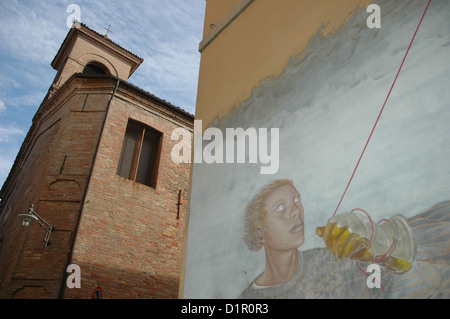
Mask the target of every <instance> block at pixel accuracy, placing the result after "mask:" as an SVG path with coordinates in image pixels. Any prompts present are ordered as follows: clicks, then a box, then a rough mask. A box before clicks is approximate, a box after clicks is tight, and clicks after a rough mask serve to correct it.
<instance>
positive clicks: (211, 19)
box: [180, 0, 450, 299]
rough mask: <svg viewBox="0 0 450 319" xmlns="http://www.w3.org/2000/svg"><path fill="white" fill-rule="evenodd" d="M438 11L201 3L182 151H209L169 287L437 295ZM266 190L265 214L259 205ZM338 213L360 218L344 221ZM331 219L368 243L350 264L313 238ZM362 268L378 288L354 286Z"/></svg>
mask: <svg viewBox="0 0 450 319" xmlns="http://www.w3.org/2000/svg"><path fill="white" fill-rule="evenodd" d="M449 12H450V5H449V3H445V2H440V1H420V0H414V1H395V2H393V1H386V0H378V1H366V0H336V1H334V0H333V1H328V0H323V1H322V0H318V1H310V0H286V1H272V0H257V1H254V0H230V1H222V0H207V2H206V16H205V25H204V33H203V41H202V42H201V43H200V46H199V51H200V52H201V62H200V72H199V84H198V94H197V106H196V114H195V119H196V123H201V124H202V127H201V128H197V127H196V128H195V131H197V130H198V131H200V130H201V131H204V132H205V133H206V130H208V132H207V133H208V134H205V136H210V138H209V139H206V138H203V139H195V140H194V148H195V149H196V150H197V149H198V150H201V152H203V155H206V156H209V160H208V162H206V161H203V162H200V161H199V162H196V163H194V164H193V171H192V184H191V193H190V207H189V228H188V233H187V234H188V236H187V245H186V258H185V271H184V279H183V286H182V288H181V289H180V296H183V297H184V298H188V299H189V298H238V297H244V298H247V297H251V298H353V297H354V298H371V297H377V298H378V297H382V298H400V297H415V298H417V297H418V298H420V297H429V298H434V297H436V298H439V297H441V298H443V297H446V298H448V296H449V295H450V284H449V279H450V272H449V264H448V260H449V255H448V253H449V251H450V249H449V245H448V243H449V242H450V240H449V234H450V220H449V219H450V205H449V200H450V196H449V194H450V193H449V187H448V185H449V183H448V181H449V180H450V165H449V163H450V162H449V160H448V159H449V158H450V147H449V144H448V141H449V140H450V129H449V126H448V119H449V118H450V117H449V116H450V111H449V110H450V108H449V107H448V101H449V93H448V92H449V91H448V89H447V87H448V83H449V82H450V76H449V74H450V72H449V71H450V63H449V61H450V60H449V59H448V56H449V54H450V47H449V43H450V32H449V31H450V24H449V23H448V13H449ZM394 80H395V81H394ZM197 121H201V122H197ZM266 132H267V134H266ZM228 134H233V135H234V136H231V139H229V136H228ZM225 135H227V136H226V142H223V143H222V144H221V143H218V142H217V139H218V140H220V137H222V136H223V137H225ZM214 137H215V138H216V139H214ZM369 137H370V138H369ZM233 140H234V141H235V143H236V144H234V145H233V144H232V145H231V147H229V146H230V145H228V141H233ZM233 146H234V148H233ZM363 150H364V151H363ZM228 152H234V153H228ZM239 152H241V153H239ZM218 153H220V154H223V156H214V155H215V154H218ZM229 155H230V156H229ZM233 156H234V158H233ZM224 158H226V161H225V160H224ZM268 165H271V166H272V167H273V170H271V171H269V173H267V171H266V173H264V171H261V168H262V167H265V166H268ZM289 180H290V181H291V182H292V184H293V186H292V185H289V182H288V181H289ZM282 183H283V185H286V186H285V188H283V190H286V192H285V193H280V192H281V191H280V189H278V188H276V190H275V188H274V190H273V193H272V192H268V190H267V188H266V187H269V189H271V187H275V185H281V184H282ZM280 187H281V186H280ZM269 195H270V196H272V197H273V196H275V195H277V196H280V198H278V199H279V200H280V201H281V204H279V206H275V207H277V210H276V211H273V212H272V211H271V210H268V209H267V207H264V209H262V208H261V207H262V205H263V204H265V205H268V204H267V203H268V202H269V199H268V198H269V197H270V196H269ZM283 196H284V197H285V198H283ZM272 197H270V198H272ZM261 198H264V201H263V200H262V199H261ZM272 199H273V198H272ZM288 199H289V201H287V200H288ZM258 205H259V206H258ZM255 207H257V208H255ZM255 211H258V212H259V215H258V214H256V213H255ZM268 211H270V212H272V213H273V214H274V215H276V216H278V217H279V218H275V216H272V215H271V214H269V212H268ZM362 211H365V212H367V215H365V214H364V213H362ZM263 212H264V213H265V214H266V215H264V213H263ZM287 212H290V213H291V214H288V213H287ZM350 212H359V213H360V214H359V215H362V217H361V218H362V219H365V223H364V225H366V226H367V227H368V228H367V229H366V228H360V229H359V230H358V231H356V230H355V229H357V228H355V225H354V224H351V223H350V220H352V221H353V219H352V218H349V219H348V221H347V220H345V221H344V219H345V218H346V216H348V215H345V214H349V213H350ZM359 215H358V216H359ZM261 216H264V217H265V218H266V219H263V218H262V217H261ZM352 216H353V215H352ZM367 216H370V219H367ZM394 216H397V217H394ZM398 216H402V217H401V218H402V220H403V222H404V223H403V222H402V225H408V226H405V227H404V228H402V227H403V226H400V224H399V223H398V221H399V220H400V219H401V218H400V217H398ZM419 216H420V217H419ZM269 217H273V218H269ZM288 217H289V218H288ZM332 217H335V218H336V219H337V220H338V221H339V223H338V224H339V227H338V228H339V229H335V228H332V227H331V228H330V225H332V224H333V222H336V219H332ZM417 218H419V219H420V220H421V222H420V223H419V222H418V219H417ZM275 220H277V221H278V222H279V223H278V224H276V225H275ZM269 221H270V222H273V223H269ZM281 221H284V222H286V224H287V225H284V226H285V228H287V230H286V229H285V230H283V231H282V229H283V228H282V227H281V224H282V223H281ZM386 221H389V223H387V224H385V223H386ZM289 223H290V224H289ZM355 223H356V222H355ZM419 224H420V225H419ZM389 225H390V226H389ZM425 225H426V226H425ZM275 226H279V227H278V228H277V227H275ZM325 226H328V228H326V229H327V231H326V232H325V233H324V232H323V227H325ZM370 226H373V229H378V230H379V231H378V232H377V234H381V233H383V232H382V230H380V228H381V229H384V231H385V232H386V233H389V232H391V234H390V235H386V238H387V239H386V240H387V241H386V242H383V244H381V243H380V241H377V240H376V238H377V236H375V234H374V231H372V229H371V227H370ZM394 226H395V227H394ZM345 227H348V229H349V230H352V235H355V236H356V235H357V236H359V238H364V239H365V240H366V241H367V242H366V243H370V244H371V245H368V246H367V245H366V244H365V245H364V247H366V246H367V251H366V253H367V255H364V257H360V258H359V260H358V259H357V260H353V259H352V258H350V256H352V257H354V256H355V255H353V254H350V253H349V254H347V256H346V257H347V258H342V257H343V256H342V254H341V253H342V252H343V251H344V250H343V247H342V246H339V247H338V248H336V245H335V244H336V242H338V238H336V237H335V238H333V240H334V241H333V240H331V241H330V240H328V239H326V238H328V237H327V236H328V231H331V230H333V232H332V233H333V234H343V232H342V231H343V229H344V228H345ZM389 227H390V228H389ZM276 228H277V230H278V231H277V232H275V229H276ZM393 229H394V230H393ZM269 230H272V231H273V232H274V233H270V232H269ZM392 232H393V233H392ZM394 233H395V235H394ZM345 234H347V235H348V233H345ZM401 234H403V235H401ZM426 234H428V235H426ZM431 234H433V236H432V235H431ZM325 235H326V236H325ZM324 236H325V237H324ZM344 239H348V237H345V236H343V237H342V238H341V241H340V242H339V244H344V243H347V242H346V241H344ZM378 239H379V238H378ZM349 242H350V241H349ZM353 243H354V242H353ZM400 243H402V244H400ZM372 244H373V245H372ZM379 245H381V246H383V245H384V246H383V249H381V248H380V247H381V246H379ZM402 245H403V246H402ZM401 246H402V247H403V248H402V249H400V247H401ZM328 248H330V249H328ZM400 250H402V252H400ZM345 251H347V250H345ZM335 255H336V256H335ZM392 258H397V259H396V260H397V262H399V260H403V262H404V263H403V266H404V269H403V271H404V272H405V273H404V274H398V273H399V272H400V269H399V268H401V267H400V263H397V264H395V266H396V267H394V268H396V270H393V269H392V267H393V264H389V265H386V263H388V262H387V261H388V260H394V259H392ZM372 264H374V266H375V267H380V269H381V270H380V278H378V282H382V285H381V286H383V287H384V290H383V289H381V288H375V289H371V287H368V286H367V285H366V279H367V274H369V273H371V271H369V270H368V269H369V268H368V267H369V265H372ZM409 266H410V267H411V268H410V269H409V270H408V271H405V270H406V269H407V268H408V267H409ZM359 268H360V269H361V271H360V269H359ZM199 287H201V289H199Z"/></svg>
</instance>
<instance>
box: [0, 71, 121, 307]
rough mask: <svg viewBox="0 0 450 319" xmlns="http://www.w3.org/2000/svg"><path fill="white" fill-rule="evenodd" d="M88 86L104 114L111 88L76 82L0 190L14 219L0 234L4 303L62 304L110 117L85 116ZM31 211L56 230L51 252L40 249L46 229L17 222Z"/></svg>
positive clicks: (50, 110) (48, 104) (34, 132)
mask: <svg viewBox="0 0 450 319" xmlns="http://www.w3.org/2000/svg"><path fill="white" fill-rule="evenodd" d="M88 85H90V88H89V89H90V90H91V92H96V93H97V94H98V95H99V96H101V97H102V98H101V99H100V100H102V101H99V102H100V103H99V104H103V106H104V109H106V104H107V101H108V99H109V96H111V92H112V84H111V83H107V82H105V81H103V80H102V81H99V80H90V81H89V82H88V81H87V80H84V79H77V78H75V79H73V80H72V81H71V82H70V83H68V84H67V85H66V86H65V88H64V89H63V90H61V91H59V92H58V93H57V94H56V95H55V96H53V98H52V99H50V100H48V101H44V102H43V104H42V105H41V107H40V109H39V111H38V112H37V114H36V116H35V118H34V124H33V126H32V127H31V129H30V131H29V133H28V136H27V138H26V140H25V141H24V143H23V145H22V148H21V150H20V152H19V155H18V158H17V160H16V163H15V165H14V167H13V169H12V172H11V175H10V177H9V179H8V180H7V181H6V183H5V185H4V187H3V191H4V192H5V194H6V197H5V198H2V209H3V210H5V209H8V208H9V207H11V213H10V216H8V220H7V221H6V223H2V229H0V231H1V232H2V234H3V235H4V241H3V242H2V244H0V283H1V286H0V288H1V292H0V294H1V297H4V298H27V297H34V298H57V297H58V296H59V293H60V290H61V286H62V285H63V284H64V283H65V276H66V273H65V267H66V266H67V263H68V261H69V257H70V255H69V253H70V250H71V247H72V244H73V239H74V237H73V235H74V233H75V230H76V228H77V225H78V219H79V213H80V208H81V203H82V200H83V198H84V193H85V189H86V186H87V181H88V177H89V174H90V170H91V167H92V162H93V159H94V155H95V148H96V145H97V143H98V139H99V135H100V131H101V127H102V124H103V120H104V116H105V110H103V111H99V112H96V113H89V112H86V111H85V110H83V106H84V104H85V101H87V100H89V99H88V97H89V94H88V93H86V91H85V89H86V88H88ZM3 200H5V202H3ZM31 204H34V208H35V211H36V212H37V213H38V214H39V215H40V216H41V217H42V218H44V219H45V220H46V221H47V222H48V223H49V224H51V225H52V226H53V227H54V231H53V232H52V233H51V237H50V245H49V246H47V247H44V246H43V243H44V242H43V240H44V237H45V234H46V232H45V230H44V229H43V228H41V227H40V226H39V225H38V224H37V223H33V224H31V225H30V226H29V227H27V228H25V227H22V226H21V224H20V221H19V220H18V219H17V218H16V217H17V215H18V214H21V213H26V212H27V210H28V208H29V207H30V205H31ZM2 216H3V214H2Z"/></svg>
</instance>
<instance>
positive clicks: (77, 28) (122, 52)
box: [51, 22, 144, 77]
mask: <svg viewBox="0 0 450 319" xmlns="http://www.w3.org/2000/svg"><path fill="white" fill-rule="evenodd" d="M78 37H84V38H86V39H88V40H89V41H91V42H93V43H95V44H96V45H97V46H100V47H101V48H102V49H103V50H105V51H108V52H109V53H111V54H113V55H115V56H119V57H120V58H121V59H122V60H125V61H126V62H127V64H129V65H130V66H131V67H130V72H129V74H128V77H129V76H131V75H132V74H133V73H134V71H136V69H137V68H138V67H139V66H140V65H141V63H142V62H143V61H144V59H142V58H141V57H139V56H137V55H136V54H134V53H132V52H131V51H128V50H126V49H125V48H123V47H121V46H120V45H118V44H117V43H114V42H113V41H112V40H110V39H109V38H108V37H107V36H105V35H102V34H100V33H98V32H96V31H94V30H92V29H91V28H89V27H87V26H86V25H85V24H83V23H80V22H75V23H74V24H73V26H72V28H71V30H70V31H69V33H68V34H67V36H66V38H65V39H64V41H63V43H62V44H61V47H60V48H59V50H58V52H57V54H56V56H55V58H54V59H53V61H52V63H51V66H52V67H53V68H54V69H55V70H57V71H59V70H60V68H61V67H62V66H63V65H64V63H65V60H66V57H67V56H68V55H69V53H70V50H71V49H72V47H73V45H74V43H75V41H76V39H77V38H78Z"/></svg>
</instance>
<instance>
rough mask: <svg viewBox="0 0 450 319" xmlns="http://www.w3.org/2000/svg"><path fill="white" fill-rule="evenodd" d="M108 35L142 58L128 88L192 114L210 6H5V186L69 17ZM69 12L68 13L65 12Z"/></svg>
mask: <svg viewBox="0 0 450 319" xmlns="http://www.w3.org/2000/svg"><path fill="white" fill-rule="evenodd" d="M71 4H76V5H78V6H79V8H80V20H81V22H82V23H84V24H86V25H87V26H88V27H90V28H91V29H93V30H95V31H97V32H99V33H101V34H105V33H106V28H107V27H108V26H109V25H111V28H110V29H111V32H110V33H109V34H108V36H109V38H110V39H111V40H112V41H114V42H115V43H117V44H119V45H120V46H122V47H124V48H126V49H127V50H129V51H131V52H133V53H135V54H136V55H138V56H139V57H141V58H143V59H144V62H143V63H142V64H141V66H140V67H139V68H138V69H137V71H136V72H135V73H134V74H133V75H132V76H131V77H130V79H129V82H130V83H132V84H134V85H136V86H138V87H140V88H141V89H144V90H146V91H148V92H150V93H152V94H155V95H156V96H158V97H160V98H162V99H164V100H166V101H168V102H170V103H172V104H174V105H177V106H179V107H181V108H183V109H185V110H186V111H188V112H190V113H192V114H194V113H195V101H196V95H197V81H198V70H199V64H200V53H199V52H198V45H199V43H200V41H201V39H202V31H203V22H204V12H205V5H206V1H205V0H170V1H167V0H144V1H135V0H133V1H131V0H123V1H116V0H110V1H104V0H101V1H100V0H96V1H84V0H63V1H61V0H58V1H55V0H53V1H48V0H43V1H18V0H0V187H1V185H3V183H4V181H5V180H6V178H7V176H8V173H9V171H10V169H11V166H12V164H13V162H14V159H15V158H16V155H17V152H18V151H19V148H20V145H21V144H22V142H23V139H24V137H25V135H26V133H27V132H28V129H29V127H30V125H31V120H32V118H33V116H34V114H35V112H36V110H37V109H38V107H39V105H40V104H41V102H42V99H43V98H44V96H45V94H46V93H47V91H48V88H49V87H50V84H51V83H52V81H53V78H54V77H55V75H56V71H55V70H54V69H53V68H52V67H51V65H50V63H51V62H52V60H53V58H54V57H55V55H56V53H57V51H58V49H59V47H60V45H61V44H62V42H63V40H64V39H65V37H66V35H67V33H68V32H69V28H68V26H67V19H68V18H69V17H70V16H71V15H72V14H73V13H74V11H72V10H70V8H69V6H70V5H71ZM68 8H69V11H68Z"/></svg>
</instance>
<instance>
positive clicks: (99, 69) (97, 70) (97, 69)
mask: <svg viewBox="0 0 450 319" xmlns="http://www.w3.org/2000/svg"><path fill="white" fill-rule="evenodd" d="M83 74H109V72H108V71H107V69H106V68H105V67H103V66H100V65H99V64H94V63H88V64H86V66H85V67H84V70H83Z"/></svg>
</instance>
